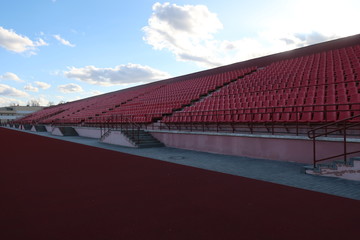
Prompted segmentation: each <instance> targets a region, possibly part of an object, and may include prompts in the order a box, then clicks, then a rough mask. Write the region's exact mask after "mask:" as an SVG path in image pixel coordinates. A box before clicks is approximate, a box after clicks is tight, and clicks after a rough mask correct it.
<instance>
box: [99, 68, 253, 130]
mask: <svg viewBox="0 0 360 240" xmlns="http://www.w3.org/2000/svg"><path fill="white" fill-rule="evenodd" d="M253 69H254V68H247V69H244V70H235V71H228V72H223V73H219V74H214V75H208V76H203V77H195V78H190V79H187V80H182V79H180V80H178V81H175V82H170V83H168V84H167V85H165V86H164V87H162V88H158V89H156V90H154V91H152V92H150V93H148V94H145V95H143V96H140V97H138V98H137V99H134V100H133V101H131V102H129V103H126V104H124V105H122V106H120V107H119V108H116V109H114V110H112V111H109V112H107V113H104V114H103V115H102V116H109V117H110V116H113V115H119V114H121V115H126V116H128V118H129V119H130V120H131V121H133V122H137V123H148V122H152V121H153V120H156V119H158V118H161V117H162V116H163V115H164V114H171V113H172V112H173V111H174V110H176V109H181V108H183V107H184V106H185V105H189V104H190V103H191V101H194V100H197V99H199V98H200V97H201V96H202V95H207V94H208V93H209V91H214V90H215V89H216V88H219V87H222V86H223V85H224V84H226V83H229V82H230V81H232V80H234V79H237V78H238V77H240V76H243V75H244V74H246V73H249V72H250V71H252V70H253ZM114 120H115V118H114ZM116 121H118V119H117V120H116ZM124 121H125V119H124Z"/></svg>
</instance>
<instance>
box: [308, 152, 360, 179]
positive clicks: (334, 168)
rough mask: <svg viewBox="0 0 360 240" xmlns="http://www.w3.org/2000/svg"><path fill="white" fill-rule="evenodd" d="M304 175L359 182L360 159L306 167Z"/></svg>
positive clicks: (353, 158)
mask: <svg viewBox="0 0 360 240" xmlns="http://www.w3.org/2000/svg"><path fill="white" fill-rule="evenodd" d="M305 173H306V174H311V175H316V176H326V177H336V178H343V179H348V180H355V181H360V157H352V158H350V160H348V161H347V162H346V163H345V162H344V161H334V162H331V163H323V164H317V166H316V167H315V168H314V167H313V166H306V167H305Z"/></svg>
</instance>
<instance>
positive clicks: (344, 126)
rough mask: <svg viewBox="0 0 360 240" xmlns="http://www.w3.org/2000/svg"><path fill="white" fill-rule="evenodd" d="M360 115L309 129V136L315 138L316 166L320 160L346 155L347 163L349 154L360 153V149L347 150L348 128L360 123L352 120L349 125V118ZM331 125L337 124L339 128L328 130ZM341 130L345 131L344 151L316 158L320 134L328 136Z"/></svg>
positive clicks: (314, 155)
mask: <svg viewBox="0 0 360 240" xmlns="http://www.w3.org/2000/svg"><path fill="white" fill-rule="evenodd" d="M359 117H360V114H358V115H355V116H352V117H349V118H345V119H341V120H338V121H336V122H332V123H328V124H325V125H323V126H320V127H317V128H313V129H311V130H310V131H308V137H309V138H310V139H312V140H313V166H314V168H315V167H316V163H318V162H322V161H326V160H330V159H333V158H338V157H342V156H343V157H344V162H345V163H346V162H347V156H348V155H350V154H354V153H360V150H359V151H352V152H348V151H347V132H346V130H347V129H349V128H351V127H355V126H358V125H360V122H357V123H351V122H350V125H349V120H352V119H355V118H359ZM339 125H341V127H339ZM331 126H337V128H335V129H332V130H330V131H328V128H329V127H331ZM322 129H324V132H323V133H320V134H316V131H318V130H322ZM340 131H342V132H343V146H344V148H343V153H341V154H338V155H335V156H329V157H325V158H321V159H317V158H316V138H317V137H320V136H327V135H329V134H330V133H334V132H340Z"/></svg>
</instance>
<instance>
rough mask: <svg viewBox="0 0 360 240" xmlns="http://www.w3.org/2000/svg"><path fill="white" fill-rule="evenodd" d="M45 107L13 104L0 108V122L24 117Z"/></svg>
mask: <svg viewBox="0 0 360 240" xmlns="http://www.w3.org/2000/svg"><path fill="white" fill-rule="evenodd" d="M43 108H44V107H32V106H11V107H1V108H0V123H6V122H8V121H11V120H14V119H18V118H21V117H24V116H26V115H28V114H30V113H33V112H37V111H39V110H42V109H43Z"/></svg>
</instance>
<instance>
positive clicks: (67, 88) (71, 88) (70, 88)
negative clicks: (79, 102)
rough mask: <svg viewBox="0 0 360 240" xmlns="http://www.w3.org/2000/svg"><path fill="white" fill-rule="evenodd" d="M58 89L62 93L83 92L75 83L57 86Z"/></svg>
mask: <svg viewBox="0 0 360 240" xmlns="http://www.w3.org/2000/svg"><path fill="white" fill-rule="evenodd" d="M58 89H59V91H60V92H62V93H76V92H82V91H84V90H83V89H82V87H81V86H79V85H77V84H75V83H69V84H65V85H60V86H58Z"/></svg>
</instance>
